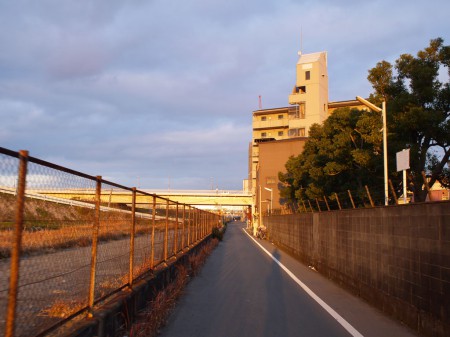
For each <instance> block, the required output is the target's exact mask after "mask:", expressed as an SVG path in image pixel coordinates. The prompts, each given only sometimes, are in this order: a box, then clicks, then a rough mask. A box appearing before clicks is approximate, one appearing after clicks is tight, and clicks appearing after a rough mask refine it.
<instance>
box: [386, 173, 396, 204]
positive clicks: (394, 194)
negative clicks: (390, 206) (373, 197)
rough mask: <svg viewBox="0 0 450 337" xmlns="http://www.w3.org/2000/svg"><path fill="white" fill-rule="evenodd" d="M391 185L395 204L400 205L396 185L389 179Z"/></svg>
mask: <svg viewBox="0 0 450 337" xmlns="http://www.w3.org/2000/svg"><path fill="white" fill-rule="evenodd" d="M388 181H389V187H390V188H391V192H392V196H393V197H394V201H395V204H396V205H398V198H397V193H395V189H394V186H392V180H391V179H389V180H388Z"/></svg>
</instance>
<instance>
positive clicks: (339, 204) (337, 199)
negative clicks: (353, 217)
mask: <svg viewBox="0 0 450 337" xmlns="http://www.w3.org/2000/svg"><path fill="white" fill-rule="evenodd" d="M334 195H335V196H336V201H337V204H338V207H339V210H341V209H342V207H341V203H340V202H339V197H338V195H337V193H336V192H335V193H334Z"/></svg>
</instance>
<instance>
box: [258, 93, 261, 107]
mask: <svg viewBox="0 0 450 337" xmlns="http://www.w3.org/2000/svg"><path fill="white" fill-rule="evenodd" d="M258 100H259V110H261V109H262V100H261V95H259V96H258Z"/></svg>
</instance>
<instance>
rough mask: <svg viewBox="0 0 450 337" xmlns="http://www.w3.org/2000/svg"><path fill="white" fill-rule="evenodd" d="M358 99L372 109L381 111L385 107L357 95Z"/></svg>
mask: <svg viewBox="0 0 450 337" xmlns="http://www.w3.org/2000/svg"><path fill="white" fill-rule="evenodd" d="M356 99H357V100H358V101H360V102H361V103H362V104H364V105H365V106H366V107H368V108H369V109H370V110H373V111H376V112H381V111H383V109H381V108H379V107H377V106H376V105H374V104H372V103H370V102H369V101H368V100H366V99H364V98H362V97H361V96H356Z"/></svg>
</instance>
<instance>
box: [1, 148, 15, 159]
mask: <svg viewBox="0 0 450 337" xmlns="http://www.w3.org/2000/svg"><path fill="white" fill-rule="evenodd" d="M0 153H2V154H6V155H8V156H11V157H15V158H19V152H16V151H12V150H8V149H5V148H4V147H1V146H0Z"/></svg>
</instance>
